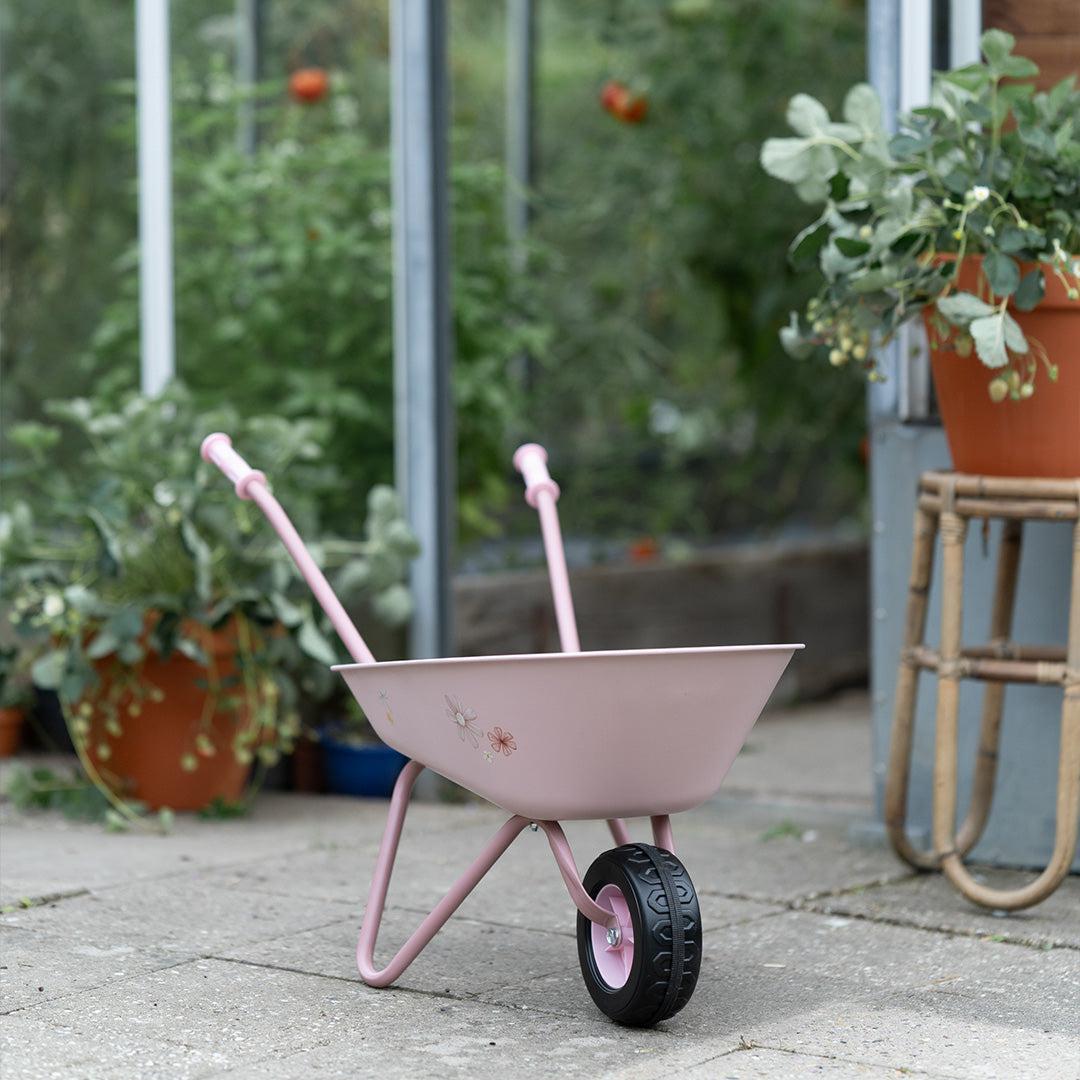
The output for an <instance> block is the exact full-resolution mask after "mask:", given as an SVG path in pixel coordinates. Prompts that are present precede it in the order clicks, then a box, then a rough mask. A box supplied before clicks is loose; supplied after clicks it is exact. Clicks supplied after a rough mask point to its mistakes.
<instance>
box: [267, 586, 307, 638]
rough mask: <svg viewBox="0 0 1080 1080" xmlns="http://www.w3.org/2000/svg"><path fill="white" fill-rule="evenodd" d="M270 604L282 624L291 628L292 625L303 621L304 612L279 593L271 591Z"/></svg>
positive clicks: (297, 624)
mask: <svg viewBox="0 0 1080 1080" xmlns="http://www.w3.org/2000/svg"><path fill="white" fill-rule="evenodd" d="M270 604H271V606H272V607H273V609H274V615H275V617H276V618H277V620H278V622H280V623H281V625H282V626H286V627H289V628H290V629H291V628H292V627H294V626H299V625H300V623H301V622H302V621H303V618H304V612H303V611H302V610H301V609H300V608H299V607H298V606H297V605H296V604H294V603H293V602H292V601H291V600H290V599H289V598H288V597H286V596H283V595H282V594H281V593H271V594H270Z"/></svg>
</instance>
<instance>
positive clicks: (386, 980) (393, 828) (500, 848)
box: [356, 761, 580, 986]
mask: <svg viewBox="0 0 1080 1080" xmlns="http://www.w3.org/2000/svg"><path fill="white" fill-rule="evenodd" d="M423 770H424V766H423V765H421V764H419V763H418V762H416V761H410V762H409V763H408V764H407V765H406V766H405V768H404V769H403V770H402V773H401V776H399V777H398V781H397V784H395V786H394V794H393V796H392V797H391V799H390V814H389V817H388V818H387V821H386V829H385V830H384V832H383V840H382V844H381V845H380V847H379V857H378V860H377V861H376V863H375V874H374V877H373V878H372V879H371V891H370V892H369V894H368V902H367V907H366V908H365V910H364V921H363V923H362V924H361V926H360V940H359V941H358V942H357V945H356V966H357V967H358V968H359V969H360V977H361V978H362V979H363V980H364V982H366V983H367V984H368V985H369V986H389V985H390V983H392V982H393V981H394V980H395V979H397V978H398V977H399V976H400V975H401V973H402V972H403V971H404V970H405V969H406V968H407V967H408V966H409V965H410V964H411V963H412V962H413V961H414V960H415V959H416V958H417V956H419V955H420V952H421V951H422V950H423V948H424V946H425V945H427V943H428V942H429V941H430V940H431V939H432V938H433V937H434V936H435V935H436V934H437V933H438V932H439V930H440V929H441V928H442V926H443V924H444V923H445V922H446V920H447V919H449V918H450V916H451V915H453V913H454V912H455V911H456V910H457V909H458V908H459V907H460V906H461V902H462V901H463V900H464V899H465V897H466V896H468V895H469V893H471V892H472V891H473V889H475V888H476V886H477V883H478V882H479V881H480V879H481V878H482V877H483V876H484V875H485V874H486V873H487V872H488V871H489V870H490V869H491V868H492V867H493V866H494V865H495V863H496V862H497V861H498V859H499V856H501V855H502V853H503V852H504V851H506V849H507V848H508V847H509V846H510V845H511V844H512V843H513V842H514V839H515V838H516V837H517V835H518V834H519V833H520V832H521V830H522V829H524V828H525V826H526V825H528V824H529V819H528V818H523V817H512V818H510V819H509V820H507V821H506V823H505V824H504V825H503V826H502V828H501V829H499V831H498V832H497V833H496V834H495V835H494V836H493V837H492V838H491V839H490V840H489V841H488V843H487V845H486V846H485V847H484V850H483V851H481V852H480V854H479V855H478V856H477V857H476V859H475V860H474V861H473V863H472V865H471V866H470V867H469V868H468V870H466V871H465V873H464V874H462V875H461V877H459V878H458V879H457V881H456V882H454V885H453V887H452V888H451V889H450V891H449V892H448V893H447V894H446V895H445V896H444V897H443V898H442V899H441V900H440V901H439V902H438V904H436V905H435V907H434V908H433V909H432V911H431V914H430V915H428V916H427V918H426V919H424V921H423V922H422V923H421V924H420V925H419V926H418V927H417V928H416V930H414V931H413V934H412V937H410V938H409V939H408V941H406V942H405V944H404V945H402V947H401V948H400V949H399V950H398V952H397V955H396V956H395V957H394V959H393V960H391V961H390V963H389V964H387V965H386V967H384V968H383V969H382V970H381V971H380V970H379V969H378V968H377V967H375V962H374V954H375V940H376V938H377V937H378V935H379V924H380V923H381V922H382V915H383V907H384V905H385V904H386V891H387V889H388V888H389V886H390V875H391V873H392V872H393V869H394V859H395V858H396V857H397V848H398V841H399V840H400V838H401V827H402V825H403V824H404V822H405V811H406V809H407V808H408V804H409V795H410V793H411V792H412V787H413V784H415V783H416V778H417V777H418V776H419V775H420V773H421V772H423ZM579 888H580V885H579Z"/></svg>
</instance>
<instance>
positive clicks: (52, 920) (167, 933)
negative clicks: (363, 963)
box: [0, 874, 357, 957]
mask: <svg viewBox="0 0 1080 1080" xmlns="http://www.w3.org/2000/svg"><path fill="white" fill-rule="evenodd" d="M356 916H357V909H356V907H355V906H354V905H352V904H348V903H340V902H335V901H331V900H320V901H313V900H304V901H297V900H294V899H293V898H291V897H281V896H269V895H266V894H264V893H253V892H248V891H246V890H243V889H237V888H233V889H226V888H221V887H219V886H217V885H213V884H208V883H207V881H206V879H205V878H204V877H202V876H201V875H198V874H192V875H185V876H183V877H180V878H176V879H171V880H170V881H168V882H137V883H135V884H132V885H129V886H125V887H124V888H111V889H107V890H104V891H102V892H100V893H91V894H88V895H85V896H78V897H73V898H71V899H68V900H63V901H60V902H58V903H55V904H48V905H42V906H38V907H33V908H28V909H25V910H22V909H20V910H16V911H11V912H8V913H6V914H4V915H0V925H3V926H5V927H10V928H17V929H23V930H29V931H33V932H35V933H36V934H38V935H42V936H44V935H49V936H50V937H52V938H54V939H57V940H64V941H66V942H69V943H73V944H74V943H81V944H85V945H94V946H98V947H101V948H112V947H116V946H130V947H141V948H155V949H160V950H161V951H163V952H165V953H167V954H171V955H173V956H183V957H195V956H203V955H206V954H208V953H212V952H214V951H215V950H217V949H221V948H224V947H226V946H230V945H244V944H247V943H252V942H260V941H265V940H268V939H271V938H277V937H281V936H283V935H287V934H292V933H297V932H299V931H303V930H309V929H312V928H314V927H317V926H324V925H326V923H328V922H334V921H337V920H340V919H344V918H348V917H356ZM76 955H77V954H76Z"/></svg>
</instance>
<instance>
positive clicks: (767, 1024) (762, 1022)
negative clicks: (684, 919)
mask: <svg viewBox="0 0 1080 1080" xmlns="http://www.w3.org/2000/svg"><path fill="white" fill-rule="evenodd" d="M900 993H910V994H934V995H936V996H935V997H933V998H932V999H931V1000H932V1001H933V1002H934V1003H935V1004H936V1006H937V1007H938V1008H944V1002H945V997H944V995H946V994H949V995H952V996H951V997H950V998H949V1003H948V1004H949V1006H950V1011H951V1012H952V1013H953V1015H954V1019H955V1031H956V1033H957V1035H958V1036H959V1034H960V1033H961V1032H962V1031H963V1027H964V1024H966V1022H967V1021H968V1020H969V1019H980V1018H981V1019H986V1020H993V1021H995V1022H998V1023H1001V1024H1005V1025H1008V1026H1013V1027H1017V1028H1021V1029H1026V1030H1029V1031H1032V1032H1038V1031H1043V1030H1047V1029H1049V1030H1056V1031H1068V1030H1073V1029H1074V1028H1075V1027H1076V1016H1077V1013H1076V1003H1077V1001H1080V954H1077V953H1075V952H1073V951H1072V950H1064V949H1061V950H1054V951H1052V952H1045V951H1042V950H1035V949H1027V948H1022V947H1018V946H1014V945H1004V944H997V943H994V942H987V941H982V940H980V939H977V938H956V937H949V936H946V935H942V934H932V933H926V932H924V931H920V930H911V929H907V928H904V927H895V926H888V925H883V924H876V923H867V922H860V921H858V920H854V919H851V920H848V919H843V918H836V917H829V916H820V915H812V914H804V913H800V912H788V913H785V914H783V915H777V916H773V917H769V918H762V919H756V920H754V921H751V922H745V923H738V924H734V925H732V926H730V927H728V928H725V929H723V930H721V931H719V932H718V933H715V934H711V935H707V936H706V939H705V950H704V954H703V960H702V971H701V976H700V978H699V980H698V986H697V990H696V991H695V993H694V997H693V998H692V999H691V1000H690V1003H689V1004H688V1005H687V1006H686V1008H685V1009H684V1010H683V1011H682V1012H681V1013H679V1014H678V1015H677V1016H675V1017H674V1018H673V1019H672V1020H671V1021H669V1022H668V1024H667V1025H666V1026H667V1028H668V1029H669V1030H671V1031H673V1032H678V1033H679V1034H680V1035H684V1036H692V1037H698V1038H701V1039H703V1040H706V1042H707V1041H708V1040H709V1039H711V1038H715V1037H717V1036H721V1037H723V1038H724V1039H725V1040H729V1041H730V1040H731V1039H735V1040H736V1041H737V1040H738V1039H739V1038H745V1039H747V1040H749V1041H754V1042H758V1041H763V1039H762V1037H761V1032H762V1031H763V1030H765V1031H773V1030H775V1031H779V1032H782V1031H783V1030H784V1029H783V1025H784V1024H785V1023H788V1022H790V1021H792V1020H794V1019H797V1018H798V1017H800V1016H802V1015H803V1014H805V1013H807V1012H812V1011H814V1010H815V1009H817V1008H819V1007H820V1006H821V1005H822V1004H824V1003H826V1002H842V1003H850V1002H854V1001H866V1000H868V999H872V1000H877V1001H884V1000H886V999H889V998H891V997H894V996H895V995H897V994H900ZM481 997H482V999H483V1000H486V1001H491V1002H493V1003H497V1004H505V1005H512V1004H523V1005H526V1006H528V1007H529V1008H534V1009H544V1010H546V1011H560V1012H562V1013H563V1014H564V1015H568V1016H570V1015H581V1014H582V1013H583V1012H585V1011H586V1010H587V1009H588V1008H589V1007H590V1006H589V1000H590V999H589V997H588V994H587V991H586V990H585V987H584V984H583V983H582V982H581V978H580V975H579V973H578V972H577V970H576V969H573V970H571V969H569V968H567V969H564V970H562V971H559V972H554V973H552V974H551V975H548V976H545V977H544V978H541V979H533V980H520V981H518V982H516V983H508V984H507V985H506V986H504V987H499V988H498V989H496V990H493V991H486V992H485V993H484V994H482V995H481ZM778 1037H779V1036H778Z"/></svg>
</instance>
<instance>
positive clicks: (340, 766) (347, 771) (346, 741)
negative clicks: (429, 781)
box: [319, 697, 408, 799]
mask: <svg viewBox="0 0 1080 1080" xmlns="http://www.w3.org/2000/svg"><path fill="white" fill-rule="evenodd" d="M387 710H389V706H387ZM319 741H320V743H321V744H322V748H323V771H324V774H325V776H326V788H327V790H328V791H330V792H333V793H334V794H336V795H360V796H363V797H365V798H382V799H385V798H387V797H388V796H389V795H390V793H391V792H392V791H393V790H394V782H395V781H396V780H397V778H398V773H400V772H401V770H402V769H403V768H404V767H405V762H406V761H407V760H408V758H406V757H405V755H404V754H401V753H398V751H397V750H394V749H392V748H391V747H389V746H386V745H385V744H384V743H383V742H382V741H381V740H380V739H379V737H378V735H376V734H375V732H374V731H372V729H371V725H370V724H369V723H368V721H367V718H366V717H365V716H364V714H363V712H362V711H361V709H360V707H359V705H357V703H356V701H355V700H354V699H353V698H351V697H350V698H348V700H347V701H346V703H345V712H344V714H343V715H342V717H341V718H340V719H339V720H338V721H336V722H335V723H332V724H328V725H327V726H326V727H324V728H323V729H322V731H321V732H320V733H319Z"/></svg>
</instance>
